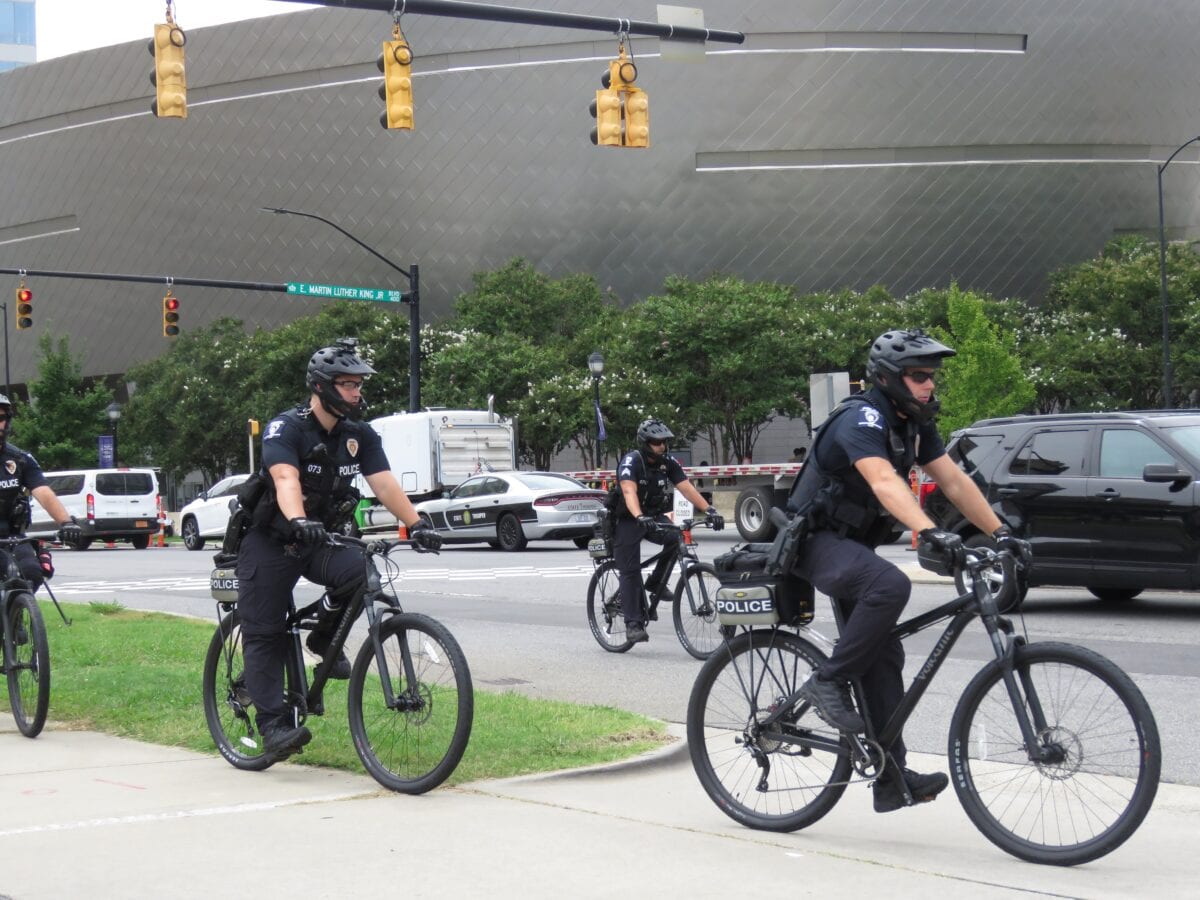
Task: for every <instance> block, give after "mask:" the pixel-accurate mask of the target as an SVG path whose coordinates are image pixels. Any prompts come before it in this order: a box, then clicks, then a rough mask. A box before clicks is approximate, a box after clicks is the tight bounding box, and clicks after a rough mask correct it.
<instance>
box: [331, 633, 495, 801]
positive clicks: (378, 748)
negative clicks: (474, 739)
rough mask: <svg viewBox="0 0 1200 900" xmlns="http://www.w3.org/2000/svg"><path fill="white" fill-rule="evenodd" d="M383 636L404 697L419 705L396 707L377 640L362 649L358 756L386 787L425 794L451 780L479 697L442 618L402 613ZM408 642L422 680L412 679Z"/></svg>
mask: <svg viewBox="0 0 1200 900" xmlns="http://www.w3.org/2000/svg"><path fill="white" fill-rule="evenodd" d="M379 638H380V641H381V642H382V644H383V652H384V656H385V659H386V661H387V668H388V674H389V676H390V678H391V682H392V692H393V695H394V696H395V698H396V699H397V701H401V700H403V699H406V698H407V699H412V698H413V695H414V693H415V696H416V702H417V705H416V706H415V707H414V708H411V709H389V708H388V706H387V704H386V703H385V701H384V697H383V688H382V682H381V680H380V674H379V668H378V665H377V661H376V659H375V646H374V642H373V641H371V640H367V641H365V642H364V643H363V645H362V647H361V648H360V649H359V652H358V657H357V659H355V661H354V669H353V671H352V672H351V673H350V686H349V693H348V701H347V703H348V706H349V713H350V734H351V737H352V738H353V740H354V749H355V752H357V753H358V758H359V759H361V760H362V764H363V766H365V767H366V770H367V772H369V773H370V775H371V777H372V778H374V779H375V780H376V781H378V782H379V783H380V784H382V785H383V786H384V787H386V788H388V789H390V790H393V791H399V792H401V793H405V794H423V793H425V792H426V791H429V790H432V789H433V788H435V787H437V786H438V785H439V784H441V783H442V782H443V781H445V780H446V779H447V778H449V777H450V775H451V773H453V772H454V769H455V767H457V766H458V763H459V761H460V760H461V759H462V756H463V753H464V752H465V751H466V749H467V742H468V741H469V740H470V738H471V724H472V721H473V719H474V715H475V694H474V689H473V688H472V685H471V671H470V669H468V668H467V659H466V657H465V656H463V652H462V649H461V648H460V647H459V646H458V641H456V640H455V639H454V636H453V635H452V634H450V632H449V630H447V628H446V627H445V626H444V625H442V624H441V623H440V622H438V621H436V620H435V619H431V618H430V617H429V616H425V615H421V614H420V613H398V614H396V615H392V616H389V617H388V618H386V619H384V620H383V621H382V622H380V624H379ZM402 641H405V642H407V646H408V648H409V652H410V654H411V657H412V664H413V668H414V670H415V671H416V675H417V684H416V686H415V691H413V690H412V689H411V688H410V686H409V685H408V684H406V683H405V675H404V663H403V659H402V657H401V642H402Z"/></svg>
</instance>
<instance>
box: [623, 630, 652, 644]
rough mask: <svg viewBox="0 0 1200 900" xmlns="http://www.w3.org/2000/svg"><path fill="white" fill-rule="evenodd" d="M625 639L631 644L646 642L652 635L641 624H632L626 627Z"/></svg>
mask: <svg viewBox="0 0 1200 900" xmlns="http://www.w3.org/2000/svg"><path fill="white" fill-rule="evenodd" d="M625 640H627V641H629V643H631V644H644V643H646V641H648V640H650V635H648V634H646V629H645V628H644V627H643V626H641V625H630V626H629V627H627V628H626V629H625Z"/></svg>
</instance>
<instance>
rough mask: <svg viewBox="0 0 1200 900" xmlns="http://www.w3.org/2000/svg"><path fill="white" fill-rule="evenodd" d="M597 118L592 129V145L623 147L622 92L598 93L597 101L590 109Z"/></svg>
mask: <svg viewBox="0 0 1200 900" xmlns="http://www.w3.org/2000/svg"><path fill="white" fill-rule="evenodd" d="M590 109H591V112H592V115H593V116H595V118H596V127H595V128H593V129H592V143H593V144H595V145H597V146H598V147H620V146H621V92H620V91H617V90H611V89H610V90H603V91H596V99H595V100H593V101H592V105H591V107H590Z"/></svg>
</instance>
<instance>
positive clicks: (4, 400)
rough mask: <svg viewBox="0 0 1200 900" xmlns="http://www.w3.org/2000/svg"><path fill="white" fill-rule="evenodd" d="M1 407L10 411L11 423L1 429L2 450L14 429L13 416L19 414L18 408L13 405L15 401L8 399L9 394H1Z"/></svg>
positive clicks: (0, 448) (0, 443)
mask: <svg viewBox="0 0 1200 900" xmlns="http://www.w3.org/2000/svg"><path fill="white" fill-rule="evenodd" d="M0 409H3V410H4V411H5V412H6V413H8V417H9V425H8V427H7V428H4V429H0V450H2V449H4V445H5V444H6V443H7V442H8V435H9V432H11V431H12V418H13V417H14V416H15V415H16V414H17V408H16V407H15V406H13V402H12V401H11V400H9V399H8V395H7V394H0Z"/></svg>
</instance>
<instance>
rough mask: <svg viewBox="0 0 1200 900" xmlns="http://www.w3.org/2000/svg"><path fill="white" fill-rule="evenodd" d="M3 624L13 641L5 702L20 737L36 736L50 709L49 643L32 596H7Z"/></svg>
mask: <svg viewBox="0 0 1200 900" xmlns="http://www.w3.org/2000/svg"><path fill="white" fill-rule="evenodd" d="M6 624H7V627H8V635H9V637H10V638H11V640H12V655H11V656H10V657H9V661H8V701H9V703H10V704H11V705H12V714H13V718H14V719H15V720H16V722H17V728H19V729H20V730H21V734H23V735H25V737H37V736H38V735H39V734H40V733H41V731H42V728H43V727H44V726H45V724H46V711H47V710H48V709H49V708H50V644H49V642H48V641H47V640H46V623H45V622H44V621H43V620H42V611H41V609H40V608H39V607H38V605H37V601H36V600H34V599H33V595H32V594H30V593H28V592H26V591H17V592H16V593H13V594H10V595H9V598H8V622H7V623H6Z"/></svg>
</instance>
